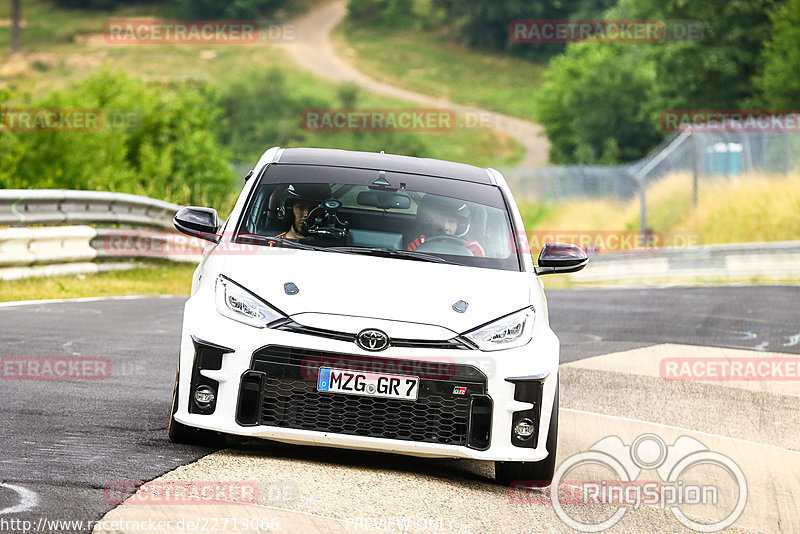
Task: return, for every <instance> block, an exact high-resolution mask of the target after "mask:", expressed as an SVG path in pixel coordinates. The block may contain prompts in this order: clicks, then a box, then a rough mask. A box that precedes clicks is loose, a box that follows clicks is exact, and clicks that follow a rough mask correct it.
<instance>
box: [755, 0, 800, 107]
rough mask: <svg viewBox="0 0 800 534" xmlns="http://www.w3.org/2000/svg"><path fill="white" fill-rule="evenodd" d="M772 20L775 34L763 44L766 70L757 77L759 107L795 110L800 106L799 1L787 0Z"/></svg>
mask: <svg viewBox="0 0 800 534" xmlns="http://www.w3.org/2000/svg"><path fill="white" fill-rule="evenodd" d="M770 19H771V20H772V28H773V29H772V35H771V37H770V38H769V39H768V40H767V42H766V43H765V44H764V52H763V54H762V59H763V63H764V68H763V71H762V73H761V74H760V76H758V77H757V78H756V86H757V87H758V89H759V90H760V91H761V95H760V98H761V101H760V104H759V105H761V106H763V107H766V108H771V109H796V108H797V106H798V104H800V76H798V75H797V72H798V71H800V0H788V1H787V2H786V4H784V5H783V6H782V7H780V8H779V9H776V10H774V11H773V12H772V14H771V16H770Z"/></svg>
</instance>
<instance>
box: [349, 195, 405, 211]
mask: <svg viewBox="0 0 800 534" xmlns="http://www.w3.org/2000/svg"><path fill="white" fill-rule="evenodd" d="M356 202H358V204H359V205H361V206H372V207H373V208H380V209H384V210H387V209H396V210H407V209H408V208H410V207H411V199H410V198H409V197H408V196H406V195H402V194H400V193H394V192H391V191H362V192H360V193H359V194H358V197H356Z"/></svg>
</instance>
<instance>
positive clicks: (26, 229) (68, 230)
mask: <svg viewBox="0 0 800 534" xmlns="http://www.w3.org/2000/svg"><path fill="white" fill-rule="evenodd" d="M180 207H181V206H178V205H176V204H171V203H169V202H163V201H161V200H155V199H152V198H147V197H142V196H137V195H128V194H124V193H108V192H98V191H67V190H62V189H57V190H47V189H32V190H28V189H4V190H0V227H2V226H10V227H11V228H0V280H11V279H18V278H27V277H31V276H53V275H66V274H79V273H91V272H98V271H107V270H115V269H125V268H131V267H134V266H135V264H133V263H131V262H130V261H120V260H131V259H135V258H141V257H147V258H156V259H165V260H171V261H187V262H197V261H199V259H200V255H201V253H202V245H199V244H192V249H191V250H188V251H187V250H186V249H184V250H181V251H180V254H170V253H164V254H161V253H158V252H154V251H153V249H154V248H155V249H159V247H158V244H159V243H166V244H167V245H169V243H167V241H169V240H170V239H169V236H171V235H176V234H175V229H174V228H173V226H172V218H173V217H174V215H175V213H176V212H177V211H178V210H179V209H180ZM87 224H92V225H98V226H101V227H97V228H95V227H90V226H86V225H87ZM64 225H69V226H64ZM109 225H114V226H117V227H118V228H114V229H111V228H103V227H102V226H109ZM112 233H113V234H114V235H115V236H117V237H119V236H130V237H133V238H136V237H140V236H145V239H146V240H147V243H148V244H149V245H150V249H149V250H146V251H142V250H136V249H131V250H127V251H126V250H120V249H119V248H117V249H115V250H110V249H109V247H108V240H107V239H105V238H106V237H107V236H109V235H111V234H112ZM161 248H163V249H164V250H170V247H169V246H164V247H161ZM98 260H101V261H102V262H103V263H97V261H98ZM114 260H116V261H114Z"/></svg>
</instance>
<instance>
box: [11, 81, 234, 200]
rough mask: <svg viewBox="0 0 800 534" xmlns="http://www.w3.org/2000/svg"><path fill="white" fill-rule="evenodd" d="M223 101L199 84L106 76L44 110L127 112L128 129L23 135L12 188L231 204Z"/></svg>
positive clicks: (50, 101)
mask: <svg viewBox="0 0 800 534" xmlns="http://www.w3.org/2000/svg"><path fill="white" fill-rule="evenodd" d="M216 101H217V96H216V95H215V94H214V93H213V92H210V91H209V90H208V89H206V88H205V87H203V86H199V85H192V84H178V85H158V84H146V83H144V82H141V81H139V80H136V79H134V78H132V77H130V76H128V75H126V74H122V73H119V72H115V71H111V70H101V71H99V72H98V73H96V74H94V75H92V76H90V77H89V78H88V79H87V80H86V81H84V82H83V83H81V84H79V85H77V86H75V87H73V88H71V89H68V90H66V91H62V92H55V93H52V94H51V95H49V96H48V97H46V98H45V99H44V100H42V101H41V102H38V103H36V107H41V108H51V109H74V108H77V109H86V108H89V109H100V110H101V111H102V113H103V117H104V119H105V120H106V121H107V120H108V119H109V118H110V117H111V116H112V114H114V113H118V112H122V113H124V114H125V115H124V116H125V117H126V118H127V119H128V123H127V124H125V125H123V126H124V127H121V128H120V127H114V126H113V125H111V124H109V123H108V122H106V124H104V125H103V127H102V128H101V129H100V131H82V132H75V131H36V132H20V133H18V134H16V137H17V139H18V142H19V144H20V147H21V148H20V149H21V156H20V159H19V162H18V165H17V168H16V170H15V173H14V174H13V177H12V178H7V179H6V183H0V186H3V187H7V188H11V187H14V188H65V189H90V190H104V191H117V192H124V193H134V194H140V195H146V196H150V197H153V198H159V199H164V200H170V201H173V202H178V203H181V204H209V203H216V204H219V203H226V202H229V197H230V195H231V193H232V184H233V180H234V175H233V168H232V166H231V164H230V163H229V161H230V157H229V153H228V151H227V150H226V149H224V148H223V147H222V146H220V144H219V143H218V142H217V139H216V132H217V130H218V129H219V128H220V126H221V125H222V124H223V117H222V111H221V109H220V108H219V106H218V105H217V104H216Z"/></svg>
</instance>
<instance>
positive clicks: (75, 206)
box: [0, 189, 180, 230]
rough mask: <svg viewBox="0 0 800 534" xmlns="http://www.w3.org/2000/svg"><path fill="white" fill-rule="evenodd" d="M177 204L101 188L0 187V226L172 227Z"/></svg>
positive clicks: (177, 207) (167, 228)
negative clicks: (99, 189) (111, 225)
mask: <svg viewBox="0 0 800 534" xmlns="http://www.w3.org/2000/svg"><path fill="white" fill-rule="evenodd" d="M179 209H180V206H178V205H177V204H171V203H169V202H164V201H161V200H155V199H152V198H147V197H142V196H138V195H128V194H125V193H107V192H102V191H67V190H63V189H2V190H0V226H34V225H49V226H53V225H75V224H116V225H126V226H132V227H136V228H151V229H162V230H173V227H172V217H174V216H175V213H176V212H177V211H178V210H179Z"/></svg>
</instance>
